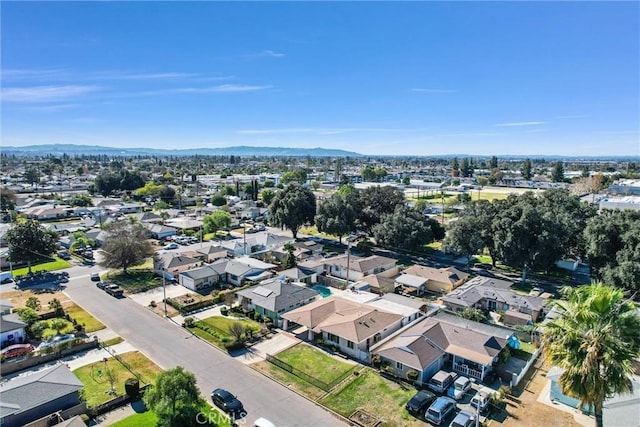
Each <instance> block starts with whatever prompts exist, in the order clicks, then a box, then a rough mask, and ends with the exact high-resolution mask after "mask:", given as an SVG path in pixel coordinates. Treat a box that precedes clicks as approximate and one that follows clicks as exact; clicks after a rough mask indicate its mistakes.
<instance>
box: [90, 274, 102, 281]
mask: <svg viewBox="0 0 640 427" xmlns="http://www.w3.org/2000/svg"><path fill="white" fill-rule="evenodd" d="M91 280H92V281H94V282H99V281H100V275H99V274H98V273H91Z"/></svg>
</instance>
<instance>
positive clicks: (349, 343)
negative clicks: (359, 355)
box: [347, 341, 354, 349]
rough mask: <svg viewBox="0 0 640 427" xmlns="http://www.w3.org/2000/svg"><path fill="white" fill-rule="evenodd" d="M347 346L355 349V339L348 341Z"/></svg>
mask: <svg viewBox="0 0 640 427" xmlns="http://www.w3.org/2000/svg"><path fill="white" fill-rule="evenodd" d="M347 347H349V348H350V349H353V347H354V345H353V341H347Z"/></svg>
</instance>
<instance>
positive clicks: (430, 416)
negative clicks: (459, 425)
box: [425, 397, 456, 425]
mask: <svg viewBox="0 0 640 427" xmlns="http://www.w3.org/2000/svg"><path fill="white" fill-rule="evenodd" d="M455 410H456V401H455V400H453V399H451V398H450V397H439V398H437V399H436V400H435V402H433V403H432V404H431V406H429V409H427V413H426V414H425V418H426V419H427V421H429V422H430V423H433V424H436V425H440V424H443V423H444V422H445V421H446V420H447V418H448V417H449V415H451V414H453V413H454V412H455Z"/></svg>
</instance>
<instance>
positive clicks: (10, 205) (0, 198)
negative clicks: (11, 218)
mask: <svg viewBox="0 0 640 427" xmlns="http://www.w3.org/2000/svg"><path fill="white" fill-rule="evenodd" d="M15 208H16V193H15V191H12V190H9V189H8V188H0V211H12V210H14V209H15Z"/></svg>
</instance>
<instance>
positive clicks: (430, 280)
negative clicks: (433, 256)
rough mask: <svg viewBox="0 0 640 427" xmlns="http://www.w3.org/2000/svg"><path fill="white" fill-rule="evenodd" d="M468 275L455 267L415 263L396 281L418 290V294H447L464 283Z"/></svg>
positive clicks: (405, 286)
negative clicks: (426, 265)
mask: <svg viewBox="0 0 640 427" xmlns="http://www.w3.org/2000/svg"><path fill="white" fill-rule="evenodd" d="M468 277H469V275H468V274H467V273H464V272H462V271H460V270H458V269H457V268H455V267H447V268H433V267H425V266H423V265H418V264H415V265H412V266H411V267H409V268H407V269H406V270H404V271H403V272H402V274H401V275H400V276H398V277H397V278H396V279H395V281H396V283H397V284H398V285H400V286H402V287H403V288H404V289H405V290H406V289H407V288H408V289H409V290H415V291H417V293H418V295H420V294H422V293H423V292H425V291H430V292H434V293H438V294H445V293H449V292H451V291H452V290H454V289H455V288H457V287H458V286H460V285H461V284H463V283H464V282H465V281H466V280H467V278H468Z"/></svg>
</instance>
